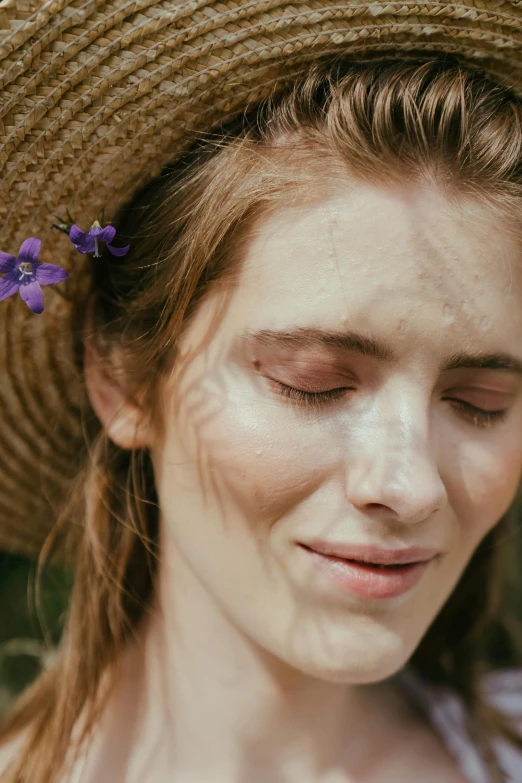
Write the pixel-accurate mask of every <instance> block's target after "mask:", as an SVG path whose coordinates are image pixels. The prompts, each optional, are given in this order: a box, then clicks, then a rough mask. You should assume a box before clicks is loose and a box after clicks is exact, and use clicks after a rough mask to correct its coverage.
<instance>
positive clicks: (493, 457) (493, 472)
mask: <svg viewBox="0 0 522 783" xmlns="http://www.w3.org/2000/svg"><path fill="white" fill-rule="evenodd" d="M513 433H517V430H516V428H513V429H511V431H508V430H507V429H503V430H502V432H499V433H498V437H495V436H493V435H491V437H490V438H489V437H488V436H487V435H486V437H485V438H484V440H483V441H482V442H479V441H471V442H469V443H466V444H464V445H462V444H461V445H460V448H459V450H458V455H456V456H455V458H454V460H453V461H452V464H451V466H450V467H451V471H448V475H449V476H450V478H448V486H449V495H450V502H451V505H452V506H453V509H454V511H455V513H456V515H457V517H458V518H459V519H460V520H461V521H462V524H463V527H464V528H465V532H466V535H467V536H468V537H469V538H468V540H471V539H473V543H474V544H475V545H476V544H478V542H479V541H480V540H481V539H482V538H483V536H485V535H486V533H488V532H489V531H490V530H491V529H492V528H493V527H494V526H495V525H496V524H497V522H498V521H499V520H500V518H501V517H502V515H503V514H504V513H505V512H506V511H507V509H508V508H509V506H510V505H511V503H512V501H513V498H514V496H515V493H516V491H517V488H518V486H519V483H520V476H521V471H522V438H519V437H517V438H514V437H513Z"/></svg>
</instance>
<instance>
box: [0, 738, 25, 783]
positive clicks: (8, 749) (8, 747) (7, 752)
mask: <svg viewBox="0 0 522 783" xmlns="http://www.w3.org/2000/svg"><path fill="white" fill-rule="evenodd" d="M26 738H27V731H23V732H20V733H19V734H17V735H16V736H14V737H12V738H11V739H9V740H7V741H6V742H3V743H2V744H0V780H2V779H3V778H2V776H3V775H4V774H5V773H6V772H7V771H8V767H10V766H11V764H12V763H13V762H14V761H15V760H16V759H17V758H18V755H19V753H20V751H21V750H22V747H23V745H24V743H25V740H26Z"/></svg>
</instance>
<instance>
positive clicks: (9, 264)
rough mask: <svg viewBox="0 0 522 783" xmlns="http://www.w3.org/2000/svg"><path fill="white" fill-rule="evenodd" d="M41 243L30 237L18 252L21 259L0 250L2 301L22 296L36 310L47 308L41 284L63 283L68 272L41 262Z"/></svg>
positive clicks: (36, 311)
mask: <svg viewBox="0 0 522 783" xmlns="http://www.w3.org/2000/svg"><path fill="white" fill-rule="evenodd" d="M40 245H41V242H40V240H39V239H37V238H36V237H29V239H26V240H25V242H22V246H21V247H20V250H19V251H18V258H15V257H14V256H11V255H9V253H2V252H1V251H0V272H2V273H3V275H4V276H3V277H2V278H0V300H2V299H7V297H8V296H13V294H16V292H17V291H20V296H21V297H22V299H23V300H24V302H25V303H26V305H27V306H28V307H29V308H30V309H31V310H32V311H33V313H42V312H43V309H44V299H43V293H42V289H41V288H40V286H42V285H52V284H53V283H61V282H62V280H65V279H66V278H67V277H69V275H68V274H67V272H66V271H65V269H63V268H62V267H61V266H56V265H55V264H41V263H39V261H38V256H39V255H40Z"/></svg>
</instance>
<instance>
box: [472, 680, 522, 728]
mask: <svg viewBox="0 0 522 783" xmlns="http://www.w3.org/2000/svg"><path fill="white" fill-rule="evenodd" d="M481 687H482V692H483V693H484V696H485V698H486V700H487V701H488V702H490V703H491V704H493V705H494V706H495V707H496V708H497V709H498V710H500V711H501V712H503V713H505V714H506V715H509V716H510V717H512V718H513V719H515V721H516V719H517V718H519V719H520V720H521V721H522V669H502V670H500V671H493V672H489V673H488V674H486V675H485V677H484V678H483V680H482V683H481Z"/></svg>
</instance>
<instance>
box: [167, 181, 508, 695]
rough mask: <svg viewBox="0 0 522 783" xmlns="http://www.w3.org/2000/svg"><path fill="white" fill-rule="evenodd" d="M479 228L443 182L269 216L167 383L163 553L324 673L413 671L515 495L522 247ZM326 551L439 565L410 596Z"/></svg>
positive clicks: (263, 633) (274, 644)
mask: <svg viewBox="0 0 522 783" xmlns="http://www.w3.org/2000/svg"><path fill="white" fill-rule="evenodd" d="M477 215H478V213H476V214H475V218H474V219H473V218H472V217H471V213H470V216H469V219H466V220H464V219H463V217H462V215H461V217H460V218H459V217H457V215H456V214H455V213H454V212H453V213H452V212H451V211H450V208H449V206H448V204H447V202H446V201H445V200H444V198H443V197H442V196H441V195H440V194H439V193H438V192H437V191H436V189H434V188H432V187H426V188H425V189H421V188H419V189H418V190H415V191H413V190H411V189H410V190H407V189H404V190H399V189H396V190H393V191H392V190H385V189H377V188H372V187H368V186H361V185H357V186H354V187H352V188H348V187H347V189H346V191H344V192H340V193H337V194H336V195H332V196H331V197H328V198H327V197H325V198H324V199H323V200H319V199H318V200H317V201H316V203H315V204H313V205H308V206H302V207H300V208H297V207H294V208H291V209H290V208H288V209H286V210H282V211H280V212H278V213H277V214H276V215H275V216H272V217H267V218H265V219H264V220H263V221H262V222H261V223H260V224H259V225H258V228H257V232H256V234H255V235H254V236H253V238H251V239H250V240H249V242H248V244H247V247H246V251H245V257H244V266H243V267H242V271H241V274H240V278H239V281H238V283H237V285H236V287H235V288H234V290H233V291H232V294H231V298H230V302H229V304H228V305H227V307H226V309H225V315H224V317H223V319H222V320H221V321H220V322H219V325H218V326H217V327H214V326H211V328H212V333H211V336H208V328H209V325H210V324H212V323H213V318H214V316H215V315H216V313H217V312H218V309H219V306H220V305H221V304H222V303H223V299H222V294H218V293H216V294H215V295H213V296H212V297H210V298H209V299H208V300H207V301H206V302H205V303H204V305H203V306H202V307H201V308H200V310H199V312H198V314H197V316H196V318H195V320H194V321H193V322H192V323H191V325H190V327H189V329H188V331H187V332H186V334H185V337H184V340H183V343H182V352H181V357H180V361H179V362H178V364H177V365H176V367H175V368H174V371H173V373H172V376H171V377H170V378H169V380H168V383H167V384H166V386H165V389H164V404H165V423H164V427H165V429H164V435H163V436H162V438H161V443H160V442H159V441H158V442H157V443H155V444H154V447H153V459H154V465H155V471H156V481H157V488H158V493H159V499H160V507H161V510H162V525H163V535H164V542H165V547H166V549H165V551H166V552H167V553H168V552H171V553H174V552H175V553H176V557H178V556H179V558H181V559H182V561H184V563H185V565H186V566H187V567H188V573H191V575H192V576H193V577H195V579H196V580H197V582H198V583H199V584H200V585H202V586H203V587H204V589H205V590H206V591H207V593H208V596H209V600H210V601H211V602H214V603H215V605H216V607H218V608H219V609H220V610H221V611H223V612H224V613H225V615H226V616H227V617H228V618H230V620H231V621H232V622H233V624H234V625H235V626H236V628H239V629H240V630H241V631H242V632H243V633H244V634H245V635H246V637H248V638H249V639H250V640H253V641H254V642H256V643H257V644H258V645H260V646H261V647H262V648H264V649H265V650H268V651H270V652H271V653H273V654H274V655H275V656H277V658H279V659H282V660H283V661H285V662H287V663H288V664H290V665H291V666H292V667H295V668H296V669H298V670H301V671H303V672H306V673H309V674H311V675H314V676H318V677H321V678H324V679H328V680H332V681H342V682H352V683H369V682H374V681H378V680H380V679H383V678H385V677H387V676H390V675H391V674H393V673H394V672H395V671H397V670H398V669H399V668H400V667H402V665H403V664H404V663H405V662H406V661H407V659H408V658H409V657H410V655H411V654H412V652H413V651H414V649H415V647H416V646H417V644H418V643H419V641H420V639H421V637H422V636H423V635H424V633H425V632H426V630H427V629H428V627H429V625H430V624H431V622H432V621H433V619H434V618H435V616H436V615H437V613H438V612H439V610H440V609H441V607H442V606H443V604H444V603H445V602H446V600H447V598H448V596H449V595H450V593H451V592H452V591H453V589H454V587H455V585H456V583H457V581H458V579H459V577H460V576H461V574H462V572H463V570H464V568H465V566H466V564H467V563H468V561H469V560H470V557H471V555H472V553H473V552H474V550H475V549H476V547H477V545H478V544H479V542H480V541H481V539H482V538H483V537H484V536H485V535H486V534H487V533H488V531H490V530H491V528H493V527H494V526H495V524H496V523H497V522H498V521H499V519H500V517H501V516H502V514H503V513H504V512H505V511H506V510H507V508H508V507H509V505H510V503H511V501H512V499H513V496H514V493H515V491H516V488H517V485H518V482H519V478H520V475H521V470H522V375H521V367H522V319H521V313H522V291H521V287H520V282H521V277H520V267H519V259H518V254H519V250H518V247H517V245H516V243H515V240H514V239H510V238H508V236H507V235H506V234H505V233H504V232H503V231H502V227H501V226H500V225H499V222H498V220H495V219H494V218H493V216H491V215H488V214H486V213H482V214H480V215H478V216H477ZM205 337H206V338H207V339H206V341H205V342H203V343H202V342H201V341H202V340H203V338H205ZM201 346H202V347H201ZM191 352H195V353H194V356H191ZM183 357H185V358H183ZM295 390H297V391H295ZM320 542H322V545H324V546H326V545H330V547H333V549H334V550H335V549H337V550H338V549H339V547H340V546H342V545H343V546H345V547H348V548H350V547H354V546H358V547H363V548H364V547H369V546H376V547H380V548H384V549H395V550H397V549H404V548H405V547H425V548H427V549H428V550H430V551H428V552H426V553H425V555H424V556H425V557H431V559H430V560H429V562H428V563H427V564H426V565H425V566H423V567H422V569H417V575H416V580H414V579H412V580H411V582H409V581H405V582H401V583H400V584H398V583H397V574H398V573H399V572H398V571H395V572H394V575H392V571H391V570H389V569H385V570H381V572H380V573H381V575H379V572H376V573H373V574H371V573H369V572H368V570H365V569H364V567H355V570H354V569H352V570H351V571H349V572H347V569H346V566H345V565H343V563H342V561H341V562H340V563H339V562H338V561H337V565H336V564H335V562H334V561H332V560H330V559H328V558H325V557H321V556H320V555H317V554H313V553H312V552H311V551H310V550H309V549H307V548H305V545H308V546H311V545H314V546H321V543H320ZM344 553H345V554H346V551H345V552H344ZM356 554H358V555H359V556H360V557H361V556H362V557H363V558H364V553H362V555H361V553H360V552H358V553H356ZM366 554H367V559H370V560H371V559H372V557H371V555H372V553H370V554H369V555H368V553H366ZM373 555H374V556H375V552H373ZM168 556H169V555H168V554H167V557H168ZM172 556H174V555H172ZM410 559H414V560H415V559H417V560H418V559H419V556H416V557H415V556H414V557H412V558H410ZM412 572H413V569H411V568H410V569H407V571H406V572H405V573H410V575H411V573H412ZM408 579H409V577H408ZM354 580H355V581H354Z"/></svg>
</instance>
